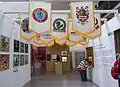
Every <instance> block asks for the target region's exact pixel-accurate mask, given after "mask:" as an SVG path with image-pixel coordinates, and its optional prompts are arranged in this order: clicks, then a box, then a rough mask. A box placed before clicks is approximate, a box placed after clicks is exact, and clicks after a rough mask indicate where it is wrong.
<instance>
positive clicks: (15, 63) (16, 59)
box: [13, 54, 19, 67]
mask: <svg viewBox="0 0 120 87" xmlns="http://www.w3.org/2000/svg"><path fill="white" fill-rule="evenodd" d="M18 66H19V55H17V54H14V55H13V67H18Z"/></svg>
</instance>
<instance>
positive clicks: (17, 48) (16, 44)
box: [14, 40, 19, 52]
mask: <svg viewBox="0 0 120 87" xmlns="http://www.w3.org/2000/svg"><path fill="white" fill-rule="evenodd" d="M14 52H19V41H17V40H14Z"/></svg>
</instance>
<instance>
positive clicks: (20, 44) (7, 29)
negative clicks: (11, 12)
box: [0, 14, 31, 87]
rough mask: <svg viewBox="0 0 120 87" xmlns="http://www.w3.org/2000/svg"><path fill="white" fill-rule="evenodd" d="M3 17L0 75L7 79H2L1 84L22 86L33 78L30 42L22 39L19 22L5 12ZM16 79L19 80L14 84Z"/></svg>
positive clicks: (0, 30) (0, 26)
mask: <svg viewBox="0 0 120 87" xmlns="http://www.w3.org/2000/svg"><path fill="white" fill-rule="evenodd" d="M2 17H3V18H1V15H0V20H1V22H0V77H1V78H6V79H3V80H1V79H0V84H1V86H2V87H8V86H10V87H22V86H23V85H24V84H26V83H27V82H28V81H29V80H30V79H31V77H30V43H28V42H27V41H24V40H22V39H20V33H19V32H20V25H19V24H17V23H16V22H14V21H13V20H11V19H9V17H8V16H6V15H4V14H3V15H2ZM6 24H7V26H6ZM10 78H12V80H11V79H10ZM16 79H17V80H19V82H17V83H15V84H14V82H15V81H16ZM23 81H24V82H23ZM4 82H7V84H4Z"/></svg>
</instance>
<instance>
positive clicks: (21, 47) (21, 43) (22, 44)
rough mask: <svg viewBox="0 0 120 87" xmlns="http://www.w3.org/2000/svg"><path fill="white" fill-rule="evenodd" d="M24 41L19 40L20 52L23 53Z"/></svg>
mask: <svg viewBox="0 0 120 87" xmlns="http://www.w3.org/2000/svg"><path fill="white" fill-rule="evenodd" d="M24 48H25V47H24V43H23V42H20V52H21V53H24Z"/></svg>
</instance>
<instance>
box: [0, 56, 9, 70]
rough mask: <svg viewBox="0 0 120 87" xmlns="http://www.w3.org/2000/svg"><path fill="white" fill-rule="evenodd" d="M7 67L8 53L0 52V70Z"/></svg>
mask: <svg viewBox="0 0 120 87" xmlns="http://www.w3.org/2000/svg"><path fill="white" fill-rule="evenodd" d="M7 69H9V55H6V54H4V55H3V54H0V71H3V70H7Z"/></svg>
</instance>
